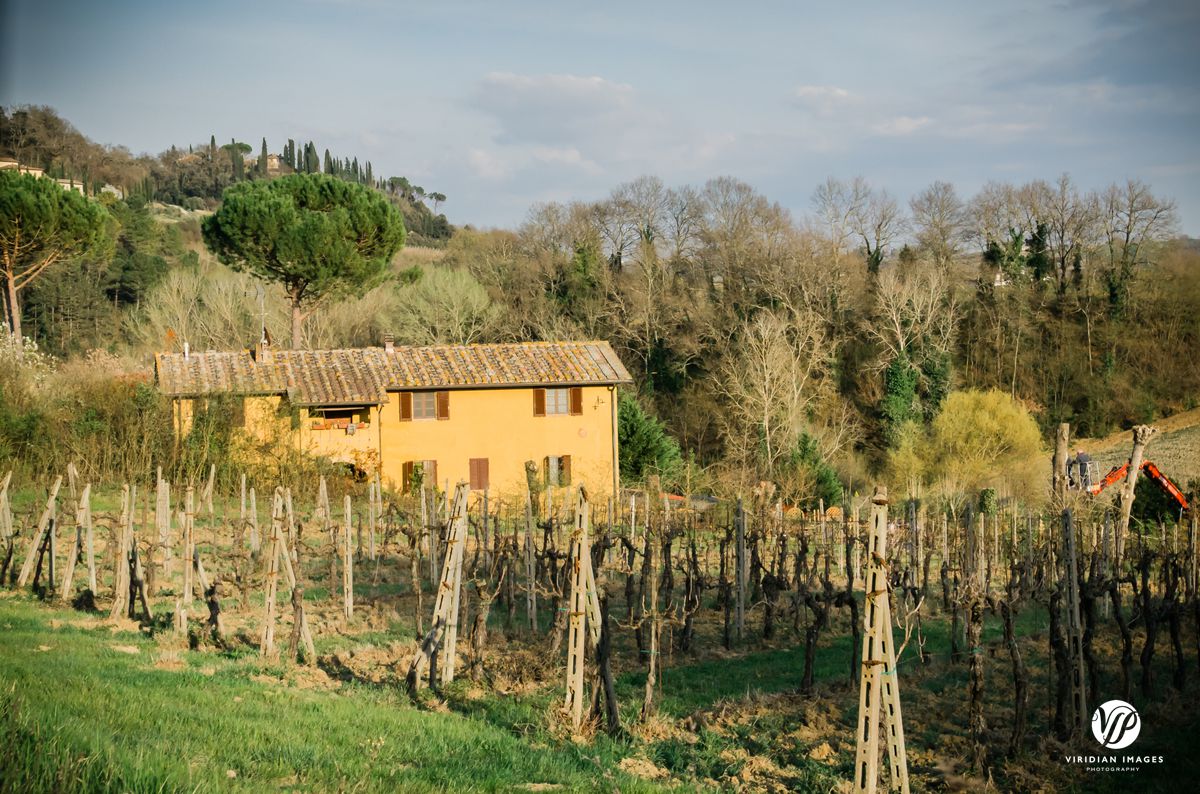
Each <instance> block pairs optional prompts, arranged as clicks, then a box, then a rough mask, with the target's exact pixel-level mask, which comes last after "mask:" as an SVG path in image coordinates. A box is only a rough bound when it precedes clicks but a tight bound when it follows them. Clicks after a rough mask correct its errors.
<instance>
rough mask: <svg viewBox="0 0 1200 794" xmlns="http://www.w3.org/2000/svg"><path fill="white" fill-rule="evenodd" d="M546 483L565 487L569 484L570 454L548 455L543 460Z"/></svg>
mask: <svg viewBox="0 0 1200 794" xmlns="http://www.w3.org/2000/svg"><path fill="white" fill-rule="evenodd" d="M542 465H543V471H544V472H545V478H546V485H549V486H551V487H565V486H567V485H570V484H571V456H570V455H550V456H549V457H547V458H546V459H545V460H544V461H543V462H542Z"/></svg>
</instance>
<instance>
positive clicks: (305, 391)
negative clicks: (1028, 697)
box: [154, 342, 632, 405]
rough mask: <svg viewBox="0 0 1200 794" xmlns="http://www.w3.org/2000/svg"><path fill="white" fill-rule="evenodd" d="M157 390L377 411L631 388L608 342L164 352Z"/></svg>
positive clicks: (174, 394)
mask: <svg viewBox="0 0 1200 794" xmlns="http://www.w3.org/2000/svg"><path fill="white" fill-rule="evenodd" d="M154 363H155V372H156V375H157V377H158V384H159V388H160V389H161V390H162V392H163V393H164V394H166V395H168V396H171V397H196V396H202V395H207V394H220V393H230V394H284V395H287V396H288V397H289V398H290V399H291V400H292V401H293V402H295V403H296V404H297V405H339V404H341V405H349V404H376V403H380V402H382V401H383V400H384V399H386V392H389V391H403V390H408V389H471V388H504V387H514V386H583V385H591V384H600V385H603V384H616V383H632V379H631V378H630V377H629V372H628V371H627V370H626V369H625V367H624V365H622V364H621V360H620V359H619V358H617V354H616V353H615V352H613V349H612V347H611V346H610V345H609V344H608V342H524V343H517V344H494V345H432V346H428V347H395V348H393V350H392V352H390V353H389V352H387V351H386V350H384V349H383V348H380V347H368V348H361V349H347V350H272V351H270V352H269V353H268V354H267V355H266V356H264V360H262V361H259V360H256V359H255V356H254V354H253V353H251V351H249V350H242V351H237V352H211V351H210V352H207V353H190V354H189V355H187V356H184V355H183V354H182V353H162V354H159V355H157V356H155V362H154Z"/></svg>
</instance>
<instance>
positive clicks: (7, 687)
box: [0, 593, 1200, 792]
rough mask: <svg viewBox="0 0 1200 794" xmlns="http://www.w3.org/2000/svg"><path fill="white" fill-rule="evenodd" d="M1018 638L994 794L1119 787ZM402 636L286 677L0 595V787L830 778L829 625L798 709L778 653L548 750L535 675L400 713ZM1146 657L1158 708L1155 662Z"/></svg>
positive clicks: (924, 766)
mask: <svg viewBox="0 0 1200 794" xmlns="http://www.w3.org/2000/svg"><path fill="white" fill-rule="evenodd" d="M936 612H937V610H936V608H933V607H931V608H930V613H931V617H930V618H929V619H928V620H927V621H926V624H925V627H926V639H927V644H926V651H927V652H928V653H929V654H930V655H931V657H932V658H931V661H930V663H929V664H928V665H924V666H922V665H920V664H919V663H918V660H917V658H916V655H915V645H913V646H910V648H909V650H908V651H907V652H906V654H905V657H904V658H903V659H902V661H901V673H902V676H903V678H902V681H903V683H902V688H901V694H902V699H903V701H904V708H905V725H906V730H907V732H908V745H909V758H910V768H911V770H912V776H913V790H914V791H936V790H946V789H950V790H955V789H964V788H966V789H969V788H972V787H973V786H974V784H973V783H971V780H972V779H971V778H970V777H969V776H968V769H967V761H966V759H967V758H968V756H969V752H968V747H967V745H966V728H965V714H964V712H965V689H966V666H965V665H951V664H949V663H948V661H947V659H946V656H947V651H948V649H949V637H948V633H947V628H948V627H947V624H946V622H945V621H944V620H943V619H941V618H939V617H935V616H933V613H936ZM1018 628H1019V631H1020V633H1021V634H1022V635H1023V637H1024V639H1023V641H1022V649H1023V650H1022V652H1023V654H1024V655H1025V658H1026V661H1027V663H1029V664H1030V668H1031V676H1032V684H1033V689H1032V700H1031V715H1030V720H1031V724H1030V733H1031V737H1032V741H1031V744H1030V749H1029V750H1028V752H1027V753H1024V754H1022V756H1020V757H1018V758H1017V759H1014V760H1013V761H1004V760H1003V759H1000V764H1001V765H1000V767H999V769H1001V770H1003V772H1002V777H999V778H998V779H997V786H998V787H999V788H1000V790H1030V789H1038V790H1046V791H1051V790H1079V791H1092V790H1096V791H1108V790H1111V791H1116V790H1119V788H1120V785H1119V784H1120V781H1121V779H1120V778H1119V777H1117V778H1116V779H1115V780H1114V779H1110V778H1098V779H1089V778H1087V777H1082V778H1081V777H1080V776H1079V775H1078V774H1076V773H1074V772H1072V771H1071V770H1070V769H1069V768H1067V767H1064V765H1063V764H1062V763H1061V759H1060V756H1061V754H1062V753H1063V752H1065V751H1066V748H1063V747H1062V746H1060V745H1058V744H1057V743H1056V742H1054V741H1053V740H1052V739H1049V738H1047V735H1048V733H1049V731H1048V723H1047V721H1048V719H1049V713H1048V711H1047V709H1048V706H1049V703H1048V700H1047V695H1046V693H1047V692H1048V691H1049V689H1048V675H1047V670H1046V665H1045V658H1046V655H1047V654H1046V640H1045V636H1046V635H1045V630H1046V615H1045V613H1044V612H1043V611H1042V610H1040V609H1038V608H1034V607H1031V608H1028V609H1026V610H1025V611H1023V612H1022V613H1021V614H1020V618H1019V623H1018ZM407 631H408V627H406V626H405V625H404V624H403V621H398V622H397V623H396V624H395V625H394V627H393V629H392V630H376V631H364V632H361V633H358V634H355V635H352V636H340V635H331V636H328V637H325V638H322V641H321V643H320V644H321V645H322V646H323V647H322V649H321V651H320V653H321V654H322V659H321V665H320V667H318V668H306V667H302V666H295V665H289V664H284V663H271V662H267V661H264V660H261V659H260V658H259V657H258V655H257V654H256V653H255V652H253V651H250V650H248V649H246V648H239V649H235V650H232V651H226V652H215V651H211V650H209V651H188V650H185V649H184V648H183V647H182V646H181V644H180V643H179V641H178V640H176V639H175V638H174V637H173V635H172V634H171V633H170V632H164V633H162V634H160V635H158V636H150V635H148V634H147V633H146V632H145V631H139V630H138V629H137V628H136V627H135V626H134V625H133V624H132V623H127V624H120V625H111V624H109V623H108V622H107V621H104V620H101V619H99V618H97V617H94V616H90V615H85V614H82V613H79V612H75V611H71V610H66V609H54V608H51V607H48V606H46V605H44V604H40V603H38V602H36V601H34V600H31V599H29V598H27V597H25V596H17V595H13V594H11V593H5V594H4V597H2V598H0V682H2V684H0V726H2V727H0V731H2V732H3V735H2V736H0V791H147V792H149V791H211V790H233V791H238V790H242V791H263V790H270V791H521V790H533V791H537V790H564V791H654V790H660V789H664V788H670V789H674V790H685V791H691V790H748V791H838V790H843V789H844V786H845V784H844V781H845V780H847V779H848V778H849V777H850V770H851V766H852V762H853V752H854V744H853V724H854V718H855V710H856V703H857V694H856V689H855V688H854V687H852V686H850V685H849V684H848V683H847V681H846V674H847V668H848V665H849V654H850V639H849V636H848V634H847V633H846V631H845V625H844V620H841V619H840V618H838V619H836V621H835V625H834V627H833V628H832V630H831V631H830V632H829V633H828V634H827V636H826V637H825V638H824V639H823V641H822V643H821V645H820V648H819V653H818V655H817V668H816V674H817V680H818V687H817V693H816V696H815V697H803V696H801V695H800V694H798V691H797V690H798V687H799V683H800V676H801V672H802V666H803V655H802V650H801V648H800V647H798V645H799V644H798V643H797V642H796V641H795V638H794V637H789V638H788V639H787V641H782V642H780V643H779V644H778V645H777V646H768V647H762V646H759V645H757V644H756V643H754V644H751V647H749V648H747V650H746V651H744V652H741V653H724V652H709V653H706V654H704V655H702V656H701V657H698V658H697V657H679V658H678V659H677V660H675V661H674V662H671V663H668V665H667V669H666V670H665V672H664V675H663V679H662V690H661V696H660V716H658V717H655V718H654V719H652V720H650V721H649V722H648V723H645V724H638V722H637V719H636V716H637V711H638V708H639V707H640V696H641V691H642V686H643V684H644V681H645V678H644V673H642V672H640V671H639V670H638V669H629V668H628V667H626V668H624V671H623V672H621V673H620V674H619V676H618V680H617V691H618V698H619V700H620V702H621V706H622V708H621V711H622V717H623V722H624V724H625V726H626V727H627V729H628V730H627V733H626V734H625V735H623V736H621V737H618V738H611V737H608V736H606V735H604V734H596V735H594V736H590V737H588V738H587V740H586V741H583V742H575V741H572V740H570V739H569V738H567V737H566V735H565V733H564V731H563V730H562V725H561V721H560V719H559V718H558V717H557V716H556V712H557V706H558V704H559V701H560V699H561V697H562V688H561V686H560V684H559V681H558V680H557V679H558V677H559V676H558V675H557V674H554V670H555V669H556V668H555V666H554V664H553V661H552V660H551V661H550V662H549V664H550V665H551V668H550V672H551V676H552V677H551V678H550V679H548V680H542V681H540V682H535V683H533V684H531V685H529V686H524V687H519V686H512V685H511V681H512V680H513V679H512V676H513V675H515V674H514V673H512V671H508V672H507V674H506V672H505V671H504V670H502V669H500V668H499V667H498V668H497V670H496V681H495V682H494V683H496V686H494V687H487V686H482V685H480V684H476V683H473V682H471V681H469V680H459V681H456V682H455V683H454V684H452V685H451V686H449V687H447V688H445V689H444V690H443V692H442V696H441V697H436V696H434V695H432V694H431V693H428V692H426V693H424V694H423V695H422V697H421V698H420V699H419V700H418V701H417V702H416V703H414V702H413V701H411V700H410V699H409V698H408V697H407V696H406V695H404V694H403V692H402V691H400V690H399V689H398V687H397V686H396V685H395V680H396V678H397V675H398V674H397V672H396V670H395V668H397V667H398V666H399V665H400V664H401V663H402V662H403V660H404V659H405V658H406V654H407V652H408V647H409V646H408V644H407V642H405V643H404V648H403V652H401V653H389V652H388V648H389V647H391V648H393V650H394V648H395V645H396V642H395V641H396V637H397V634H398V633H407ZM1106 633H1107V632H1106ZM1000 639H1001V638H1000V634H999V626H998V624H997V621H996V620H995V618H994V617H991V616H989V617H988V618H987V621H986V624H985V633H984V641H983V646H984V650H985V653H986V656H987V659H988V661H987V663H986V664H987V671H988V672H987V675H988V679H987V681H988V687H987V692H986V710H987V715H988V720H989V729H990V731H991V732H992V733H993V734H994V736H993V740H994V741H995V742H996V743H997V744H1002V742H1003V737H1004V735H1005V732H1006V730H1007V727H1008V725H1007V720H1008V718H1009V717H1010V716H1011V688H1012V682H1011V678H1010V676H1009V673H1008V657H1007V653H1006V651H1005V650H1004V648H1003V645H1002V643H1001V642H1000ZM1193 647H1194V646H1193ZM508 652H509V653H510V654H512V655H513V658H514V660H515V661H514V664H515V665H516V666H520V665H521V663H522V659H529V658H531V657H529V656H525V657H523V656H522V655H521V654H522V653H528V649H522V648H520V647H517V646H510V647H509V648H508ZM1101 652H1102V655H1103V656H1104V658H1105V659H1106V662H1105V665H1104V670H1103V673H1102V688H1103V689H1104V690H1106V691H1112V690H1113V688H1114V687H1115V686H1116V683H1117V681H1116V671H1117V665H1116V661H1115V658H1114V657H1113V656H1112V649H1109V648H1107V647H1102V649H1101ZM622 655H623V656H624V657H625V658H626V659H628V658H629V654H628V652H627V650H626V651H622ZM338 660H345V661H346V663H347V664H348V665H349V666H350V667H351V668H354V669H361V668H358V667H356V665H373V667H374V669H375V670H376V671H377V672H379V673H380V675H381V680H382V681H383V682H384V683H378V682H375V683H373V682H372V680H371V679H372V678H374V676H368V675H359V674H350V675H341V676H339V675H338V672H339V667H338V665H339V664H340V662H339V661H338ZM1158 661H1159V668H1160V672H1159V675H1160V681H1161V682H1162V683H1161V684H1160V688H1161V689H1163V690H1168V689H1169V686H1168V682H1169V653H1168V649H1167V648H1166V647H1160V654H1159V660H1158ZM544 663H545V662H543V664H544ZM326 671H329V673H330V674H329V675H327V674H326ZM399 674H400V675H402V671H401V672H400V673H399ZM506 682H507V683H506ZM1195 691H1196V690H1195V687H1194V685H1193V686H1192V687H1190V688H1189V689H1188V690H1186V691H1185V692H1183V693H1174V692H1170V691H1167V692H1165V693H1164V697H1162V698H1160V699H1159V700H1157V701H1155V702H1153V703H1142V702H1141V701H1139V702H1138V706H1139V708H1141V709H1142V710H1143V716H1144V719H1145V720H1146V723H1147V725H1148V726H1152V728H1151V727H1148V728H1147V730H1146V735H1145V737H1144V739H1143V740H1142V741H1141V742H1140V746H1139V752H1142V753H1163V754H1165V756H1166V757H1167V758H1168V759H1170V761H1171V767H1170V770H1162V773H1161V774H1162V775H1167V776H1160V777H1159V778H1155V777H1153V776H1139V777H1138V781H1139V785H1145V786H1148V787H1149V789H1147V790H1155V786H1161V787H1162V789H1161V790H1167V788H1168V781H1169V780H1171V779H1175V778H1173V777H1172V776H1173V775H1175V774H1177V773H1178V771H1179V770H1180V769H1181V768H1185V769H1189V770H1190V771H1191V772H1197V771H1200V770H1197V769H1195V768H1194V766H1195V764H1194V762H1193V761H1192V756H1193V755H1194V753H1191V751H1190V738H1189V737H1190V736H1192V735H1194V731H1195V730H1196V729H1198V728H1200V719H1198V718H1197V717H1196V716H1195V715H1194V714H1192V713H1191V711H1190V709H1189V708H1187V707H1186V704H1187V703H1188V702H1191V700H1192V699H1193V698H1194V696H1195ZM1034 780H1039V781H1041V783H1039V785H1037V786H1034V785H1032V782H1031V781H1034Z"/></svg>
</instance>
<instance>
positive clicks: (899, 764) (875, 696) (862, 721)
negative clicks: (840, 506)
mask: <svg viewBox="0 0 1200 794" xmlns="http://www.w3.org/2000/svg"><path fill="white" fill-rule="evenodd" d="M887 506H888V499H887V489H886V488H883V487H882V486H876V488H875V495H874V497H872V499H871V525H870V527H869V529H868V534H867V572H866V574H867V575H866V616H865V619H864V621H863V623H864V625H865V628H866V636H865V637H864V638H863V646H862V675H861V678H860V683H859V698H858V736H857V743H858V747H857V751H856V753H855V762H854V790H855V791H858V792H874V791H875V789H876V787H877V786H878V785H879V712H880V710H881V709H882V711H883V729H884V735H885V737H886V741H887V751H888V760H889V761H890V762H891V773H892V774H891V788H892V789H899V790H900V791H902V792H904V794H908V755H907V751H906V750H905V746H904V722H903V720H902V719H901V715H900V679H899V676H898V675H897V673H896V657H895V651H894V650H893V648H892V609H891V600H890V596H889V593H888V585H887V581H888V578H887V513H888V507H887Z"/></svg>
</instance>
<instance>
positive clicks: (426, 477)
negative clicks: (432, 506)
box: [403, 460, 437, 493]
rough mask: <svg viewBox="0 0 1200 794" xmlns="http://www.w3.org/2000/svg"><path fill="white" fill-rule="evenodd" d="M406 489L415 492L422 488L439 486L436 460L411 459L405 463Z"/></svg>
mask: <svg viewBox="0 0 1200 794" xmlns="http://www.w3.org/2000/svg"><path fill="white" fill-rule="evenodd" d="M403 477H404V489H405V490H406V491H409V492H410V493H415V492H417V491H419V490H420V489H421V488H424V487H429V488H436V487H437V461H436V460H410V461H408V462H407V463H405V464H404V474H403Z"/></svg>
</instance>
